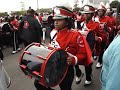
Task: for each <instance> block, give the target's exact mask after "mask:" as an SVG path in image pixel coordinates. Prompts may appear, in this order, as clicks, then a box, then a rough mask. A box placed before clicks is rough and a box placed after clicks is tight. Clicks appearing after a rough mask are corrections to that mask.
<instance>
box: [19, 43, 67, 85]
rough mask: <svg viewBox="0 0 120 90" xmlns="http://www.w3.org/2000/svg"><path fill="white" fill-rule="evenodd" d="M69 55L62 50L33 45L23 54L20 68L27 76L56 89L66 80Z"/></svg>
mask: <svg viewBox="0 0 120 90" xmlns="http://www.w3.org/2000/svg"><path fill="white" fill-rule="evenodd" d="M66 59H67V53H66V51H64V50H62V49H60V48H59V49H53V48H52V49H51V48H50V47H48V46H44V45H40V44H39V43H32V44H30V45H28V46H27V47H26V48H25V49H24V51H23V52H22V54H21V57H20V62H19V64H20V68H21V69H22V71H23V72H24V74H25V75H28V76H29V77H31V78H32V77H33V78H35V79H37V80H39V83H40V84H42V85H44V86H46V87H54V86H56V85H58V84H60V82H61V81H62V80H63V79H64V77H65V75H66V73H67V70H68V65H67V61H66Z"/></svg>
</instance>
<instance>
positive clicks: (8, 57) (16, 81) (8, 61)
mask: <svg viewBox="0 0 120 90" xmlns="http://www.w3.org/2000/svg"><path fill="white" fill-rule="evenodd" d="M21 48H23V46H22V45H21ZM11 51H12V48H10V47H8V48H6V49H4V50H3V53H4V56H5V58H4V66H5V69H6V71H7V72H8V74H9V75H10V77H11V86H10V87H9V88H8V90H36V89H35V87H34V79H29V78H28V77H27V76H25V75H24V74H23V72H22V71H21V69H20V67H19V57H20V53H21V52H22V51H21V52H18V53H16V54H11ZM95 64H96V61H95V62H94V65H93V82H92V84H91V85H90V86H87V87H84V81H85V75H84V77H83V78H82V81H81V83H80V84H79V85H76V84H75V82H74V83H73V86H72V90H101V83H100V80H99V77H100V69H96V68H95ZM80 68H81V69H82V71H83V72H84V67H83V66H80ZM56 90H60V89H59V87H57V88H56Z"/></svg>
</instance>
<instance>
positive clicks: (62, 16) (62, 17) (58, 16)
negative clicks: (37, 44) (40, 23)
mask: <svg viewBox="0 0 120 90" xmlns="http://www.w3.org/2000/svg"><path fill="white" fill-rule="evenodd" d="M65 18H68V17H67V16H64V15H55V16H54V17H53V19H54V20H56V19H65Z"/></svg>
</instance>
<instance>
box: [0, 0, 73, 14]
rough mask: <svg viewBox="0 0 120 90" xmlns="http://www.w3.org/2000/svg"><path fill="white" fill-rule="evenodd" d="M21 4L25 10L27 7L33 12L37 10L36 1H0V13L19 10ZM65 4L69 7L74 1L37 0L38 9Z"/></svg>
mask: <svg viewBox="0 0 120 90" xmlns="http://www.w3.org/2000/svg"><path fill="white" fill-rule="evenodd" d="M21 2H24V5H25V10H27V9H28V7H29V6H31V7H32V8H33V9H35V10H36V9H37V0H0V12H10V11H15V10H21V5H22V4H21ZM65 2H67V3H68V2H69V5H71V6H72V4H73V2H74V0H38V6H39V8H48V7H53V6H56V5H59V4H61V3H65Z"/></svg>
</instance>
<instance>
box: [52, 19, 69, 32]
mask: <svg viewBox="0 0 120 90" xmlns="http://www.w3.org/2000/svg"><path fill="white" fill-rule="evenodd" d="M54 25H55V29H56V30H58V31H60V30H62V29H64V28H66V27H67V22H66V21H65V19H58V20H55V22H54Z"/></svg>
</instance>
